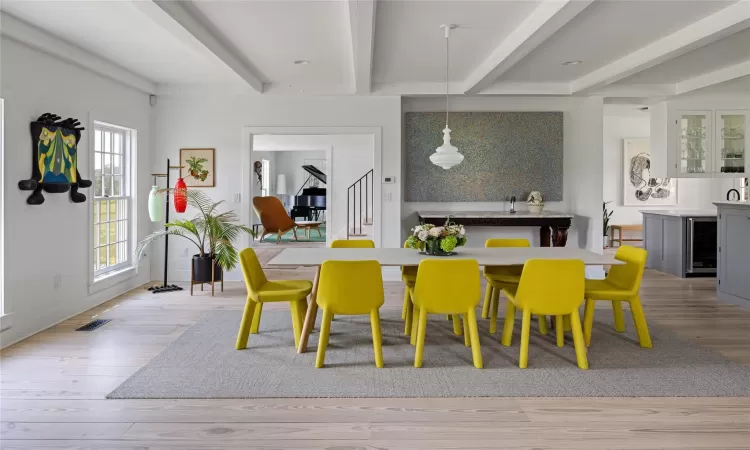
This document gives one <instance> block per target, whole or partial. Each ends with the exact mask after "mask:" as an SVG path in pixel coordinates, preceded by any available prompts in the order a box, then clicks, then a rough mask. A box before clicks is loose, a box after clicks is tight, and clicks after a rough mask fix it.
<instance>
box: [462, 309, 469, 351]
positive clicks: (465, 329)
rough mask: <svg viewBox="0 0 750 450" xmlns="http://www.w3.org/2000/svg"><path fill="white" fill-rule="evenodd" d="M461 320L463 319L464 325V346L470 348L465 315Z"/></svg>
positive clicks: (467, 321)
mask: <svg viewBox="0 0 750 450" xmlns="http://www.w3.org/2000/svg"><path fill="white" fill-rule="evenodd" d="M461 318H462V319H463V323H464V345H465V346H467V347H471V336H469V319H468V316H467V315H466V314H464V315H462V316H461Z"/></svg>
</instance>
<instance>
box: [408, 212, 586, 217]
mask: <svg viewBox="0 0 750 450" xmlns="http://www.w3.org/2000/svg"><path fill="white" fill-rule="evenodd" d="M417 214H418V215H419V217H422V218H424V219H432V218H445V217H447V216H451V217H453V218H455V219H474V218H482V219H506V218H508V219H510V218H528V217H532V218H533V217H552V218H572V217H573V214H567V213H561V212H555V211H542V212H540V213H533V212H530V211H516V212H515V213H513V214H511V213H510V212H508V211H417Z"/></svg>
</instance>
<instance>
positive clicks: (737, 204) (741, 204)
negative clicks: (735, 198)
mask: <svg viewBox="0 0 750 450" xmlns="http://www.w3.org/2000/svg"><path fill="white" fill-rule="evenodd" d="M714 205H716V206H733V207H735V208H750V203H748V202H714Z"/></svg>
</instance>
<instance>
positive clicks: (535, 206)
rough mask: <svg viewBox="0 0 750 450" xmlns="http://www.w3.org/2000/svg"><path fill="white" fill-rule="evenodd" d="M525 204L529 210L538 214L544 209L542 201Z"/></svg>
mask: <svg viewBox="0 0 750 450" xmlns="http://www.w3.org/2000/svg"><path fill="white" fill-rule="evenodd" d="M526 206H528V207H529V212H531V213H534V214H539V213H540V212H542V210H543V209H544V203H527V204H526Z"/></svg>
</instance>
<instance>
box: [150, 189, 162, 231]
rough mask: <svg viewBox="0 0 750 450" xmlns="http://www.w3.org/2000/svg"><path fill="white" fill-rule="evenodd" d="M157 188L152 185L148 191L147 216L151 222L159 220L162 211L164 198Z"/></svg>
mask: <svg viewBox="0 0 750 450" xmlns="http://www.w3.org/2000/svg"><path fill="white" fill-rule="evenodd" d="M158 189H159V186H153V187H152V188H151V192H149V193H148V216H149V218H151V222H159V221H160V220H161V216H162V214H163V213H164V204H163V202H164V200H163V199H162V198H161V195H159V194H158V192H157V190H158Z"/></svg>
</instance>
